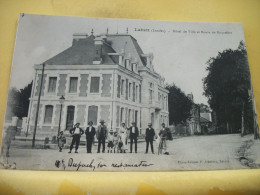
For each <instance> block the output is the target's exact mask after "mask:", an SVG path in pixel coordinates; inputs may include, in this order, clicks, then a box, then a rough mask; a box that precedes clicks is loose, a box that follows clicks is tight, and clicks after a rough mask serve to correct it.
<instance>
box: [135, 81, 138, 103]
mask: <svg viewBox="0 0 260 195" xmlns="http://www.w3.org/2000/svg"><path fill="white" fill-rule="evenodd" d="M135 91H136V92H135V93H136V94H135V100H136V101H138V86H137V85H136V86H135Z"/></svg>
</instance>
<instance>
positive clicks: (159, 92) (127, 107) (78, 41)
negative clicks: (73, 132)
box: [28, 33, 169, 136]
mask: <svg viewBox="0 0 260 195" xmlns="http://www.w3.org/2000/svg"><path fill="white" fill-rule="evenodd" d="M152 62H153V55H152V53H149V54H144V53H143V51H142V49H141V48H140V46H139V44H138V43H137V40H136V39H135V38H133V37H132V36H131V35H129V34H103V35H99V36H94V35H93V33H92V34H91V35H90V36H88V35H87V34H74V35H73V41H72V46H71V47H69V48H68V49H66V50H64V51H62V52H61V53H59V54H58V55H56V56H54V57H53V58H51V59H49V60H47V61H45V62H44V63H43V64H44V65H43V64H39V65H35V66H34V68H35V79H34V81H33V88H32V94H31V98H30V107H29V114H28V125H29V128H28V129H29V132H30V133H32V132H33V130H34V124H35V120H36V112H37V103H38V97H39V94H40V90H41V97H40V105H39V112H38V113H39V114H38V123H37V135H36V136H38V135H46V136H54V135H57V132H58V126H59V123H60V129H61V130H67V129H70V128H71V127H72V126H73V124H75V123H76V122H79V123H80V124H81V127H83V128H85V127H86V126H87V124H88V122H89V121H93V122H94V126H97V125H98V124H99V120H100V119H103V120H104V121H105V123H106V125H107V126H108V128H109V129H113V130H118V129H119V128H120V125H121V123H122V122H125V123H126V125H127V126H128V127H129V126H130V125H131V123H132V122H133V121H134V122H136V124H137V127H139V128H140V129H145V128H146V127H147V124H148V122H151V123H152V124H153V126H154V127H155V129H156V130H159V128H160V124H161V123H162V122H164V123H166V125H168V123H169V122H168V121H169V113H168V91H167V90H166V89H165V84H164V78H163V77H161V76H160V75H159V74H158V73H156V72H155V71H154V65H153V63H152ZM43 67H44V70H42V69H43ZM42 72H43V77H42ZM61 96H64V97H65V101H64V102H63V103H60V101H59V99H60V97H61ZM61 108H62V109H61ZM143 132H144V131H143ZM141 133H142V132H141Z"/></svg>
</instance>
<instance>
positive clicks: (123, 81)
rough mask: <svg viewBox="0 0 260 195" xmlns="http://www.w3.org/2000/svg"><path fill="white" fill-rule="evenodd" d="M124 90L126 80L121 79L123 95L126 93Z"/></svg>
mask: <svg viewBox="0 0 260 195" xmlns="http://www.w3.org/2000/svg"><path fill="white" fill-rule="evenodd" d="M124 91H125V80H123V79H122V80H121V95H124Z"/></svg>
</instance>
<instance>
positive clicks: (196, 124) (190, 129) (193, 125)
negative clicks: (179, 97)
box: [186, 93, 201, 135]
mask: <svg viewBox="0 0 260 195" xmlns="http://www.w3.org/2000/svg"><path fill="white" fill-rule="evenodd" d="M188 98H189V99H190V100H191V101H192V103H193V105H192V109H191V116H190V118H189V119H188V120H187V132H186V133H187V134H188V135H194V134H201V127H200V107H199V105H197V104H195V103H194V100H193V94H192V93H191V94H188Z"/></svg>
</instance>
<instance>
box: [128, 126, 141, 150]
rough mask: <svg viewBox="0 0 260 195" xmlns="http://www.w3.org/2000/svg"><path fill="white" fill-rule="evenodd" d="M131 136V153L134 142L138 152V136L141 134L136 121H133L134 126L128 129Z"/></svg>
mask: <svg viewBox="0 0 260 195" xmlns="http://www.w3.org/2000/svg"><path fill="white" fill-rule="evenodd" d="M128 130H129V131H130V132H129V137H130V153H132V149H133V142H135V153H137V137H138V136H139V130H138V128H137V127H136V125H135V122H132V126H131V127H130V128H129V129H128Z"/></svg>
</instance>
